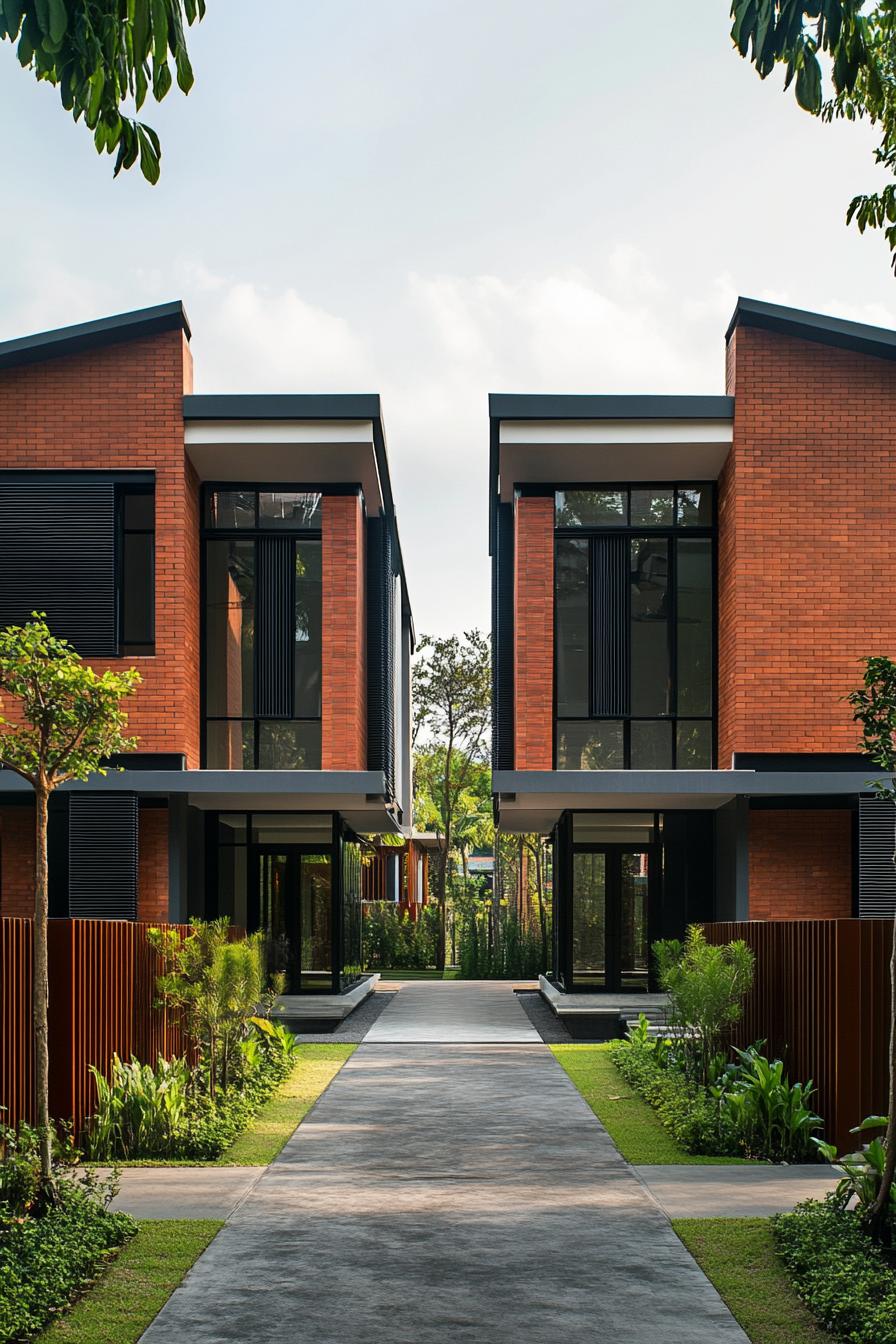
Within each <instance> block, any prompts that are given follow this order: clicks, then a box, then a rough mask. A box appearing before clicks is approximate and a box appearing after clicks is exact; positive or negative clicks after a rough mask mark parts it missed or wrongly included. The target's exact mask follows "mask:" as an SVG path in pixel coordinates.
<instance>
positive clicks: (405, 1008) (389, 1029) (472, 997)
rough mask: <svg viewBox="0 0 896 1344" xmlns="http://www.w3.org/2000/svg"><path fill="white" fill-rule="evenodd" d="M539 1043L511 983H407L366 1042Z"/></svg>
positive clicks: (373, 1028) (495, 981) (379, 1019)
mask: <svg viewBox="0 0 896 1344" xmlns="http://www.w3.org/2000/svg"><path fill="white" fill-rule="evenodd" d="M538 1040H540V1037H539V1035H538V1032H537V1031H536V1030H535V1028H534V1027H533V1026H532V1024H531V1023H530V1021H529V1019H528V1017H527V1016H526V1014H525V1012H524V1011H523V1009H522V1008H521V1007H520V1005H519V1003H518V1002H517V997H516V995H515V994H514V992H513V982H511V981H508V980H423V981H418V982H417V983H413V982H409V983H406V984H404V985H402V987H401V990H400V992H399V993H398V994H397V995H396V996H395V998H394V999H393V1000H392V1002H391V1003H390V1004H389V1006H388V1008H387V1009H386V1011H385V1012H384V1013H381V1014H380V1016H379V1017H378V1018H377V1020H376V1022H374V1024H373V1026H372V1027H371V1028H370V1030H369V1032H368V1033H367V1035H366V1037H365V1041H366V1042H367V1043H368V1044H369V1045H386V1044H390V1045H395V1044H403V1045H411V1044H419V1043H421V1042H431V1043H432V1044H469V1045H482V1044H488V1043H494V1044H516V1045H534V1044H535V1043H536V1042H537V1041H538Z"/></svg>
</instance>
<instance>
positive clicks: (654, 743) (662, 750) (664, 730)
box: [630, 719, 672, 770]
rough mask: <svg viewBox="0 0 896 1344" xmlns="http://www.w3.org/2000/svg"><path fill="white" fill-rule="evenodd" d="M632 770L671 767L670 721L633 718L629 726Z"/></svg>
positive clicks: (669, 768) (666, 768)
mask: <svg viewBox="0 0 896 1344" xmlns="http://www.w3.org/2000/svg"><path fill="white" fill-rule="evenodd" d="M630 731H631V761H632V769H633V770H671V769H672V721H671V720H670V719H665V720H663V719H659V720H658V721H657V722H655V723H650V722H644V721H641V720H637V719H636V720H634V721H633V723H632V726H631V730H630Z"/></svg>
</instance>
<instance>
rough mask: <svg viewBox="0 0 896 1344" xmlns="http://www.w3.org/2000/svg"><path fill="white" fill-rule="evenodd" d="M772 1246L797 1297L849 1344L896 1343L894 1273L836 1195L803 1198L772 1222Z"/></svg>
mask: <svg viewBox="0 0 896 1344" xmlns="http://www.w3.org/2000/svg"><path fill="white" fill-rule="evenodd" d="M772 1228H773V1234H774V1238H775V1245H776V1247H777V1250H778V1254H779V1255H780V1256H781V1259H782V1260H783V1261H784V1263H785V1265H786V1266H787V1268H788V1270H789V1271H790V1274H791V1277H792V1279H793V1283H794V1286H795V1288H796V1290H797V1292H798V1293H799V1295H800V1297H801V1298H802V1299H803V1301H804V1302H805V1303H806V1304H807V1306H808V1307H809V1308H810V1309H811V1310H812V1312H814V1314H815V1315H816V1316H817V1317H818V1319H819V1321H820V1322H821V1324H822V1325H823V1326H824V1327H825V1328H826V1329H827V1330H830V1331H831V1333H832V1334H833V1335H835V1336H836V1337H837V1338H838V1339H848V1340H849V1341H850V1342H851V1344H896V1274H894V1272H893V1270H892V1269H891V1268H889V1266H888V1265H887V1262H886V1260H885V1258H884V1254H883V1253H882V1252H881V1250H880V1249H879V1247H877V1246H876V1245H874V1243H873V1242H872V1240H871V1238H870V1236H869V1235H868V1234H867V1233H866V1232H864V1231H863V1229H862V1225H861V1222H860V1220H859V1217H858V1216H857V1214H856V1213H854V1212H852V1211H851V1210H849V1209H844V1208H843V1207H842V1206H841V1204H840V1202H839V1200H838V1198H837V1196H836V1195H833V1196H832V1195H828V1196H827V1197H826V1198H825V1200H824V1201H823V1202H817V1201H815V1200H809V1201H807V1202H806V1203H805V1204H800V1205H798V1206H797V1208H796V1209H795V1210H794V1212H793V1213H785V1214H778V1215H777V1217H775V1218H774V1219H773V1222H772Z"/></svg>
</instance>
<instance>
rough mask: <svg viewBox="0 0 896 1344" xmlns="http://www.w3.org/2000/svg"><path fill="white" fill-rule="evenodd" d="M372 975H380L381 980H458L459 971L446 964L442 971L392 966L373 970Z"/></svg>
mask: <svg viewBox="0 0 896 1344" xmlns="http://www.w3.org/2000/svg"><path fill="white" fill-rule="evenodd" d="M371 974H373V975H378V976H380V978H381V979H383V980H458V979H460V971H456V970H454V969H452V967H450V966H448V967H446V969H445V970H444V971H396V970H395V969H394V968H393V969H392V970H388V971H373V972H371Z"/></svg>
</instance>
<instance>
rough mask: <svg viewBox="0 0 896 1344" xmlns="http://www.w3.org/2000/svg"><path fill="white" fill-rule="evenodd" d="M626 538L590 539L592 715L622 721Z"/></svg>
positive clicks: (626, 703) (626, 708) (626, 659)
mask: <svg viewBox="0 0 896 1344" xmlns="http://www.w3.org/2000/svg"><path fill="white" fill-rule="evenodd" d="M629 548H630V543H629V539H628V538H627V537H623V536H598V537H595V538H594V553H593V554H594V575H593V580H592V581H593V584H594V712H595V714H597V715H599V716H600V715H607V716H609V717H622V716H624V715H626V714H628V713H629V712H630V706H631V695H630V692H629V680H630V678H629V664H630V639H629V608H630V605H631V597H630V576H629Z"/></svg>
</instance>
